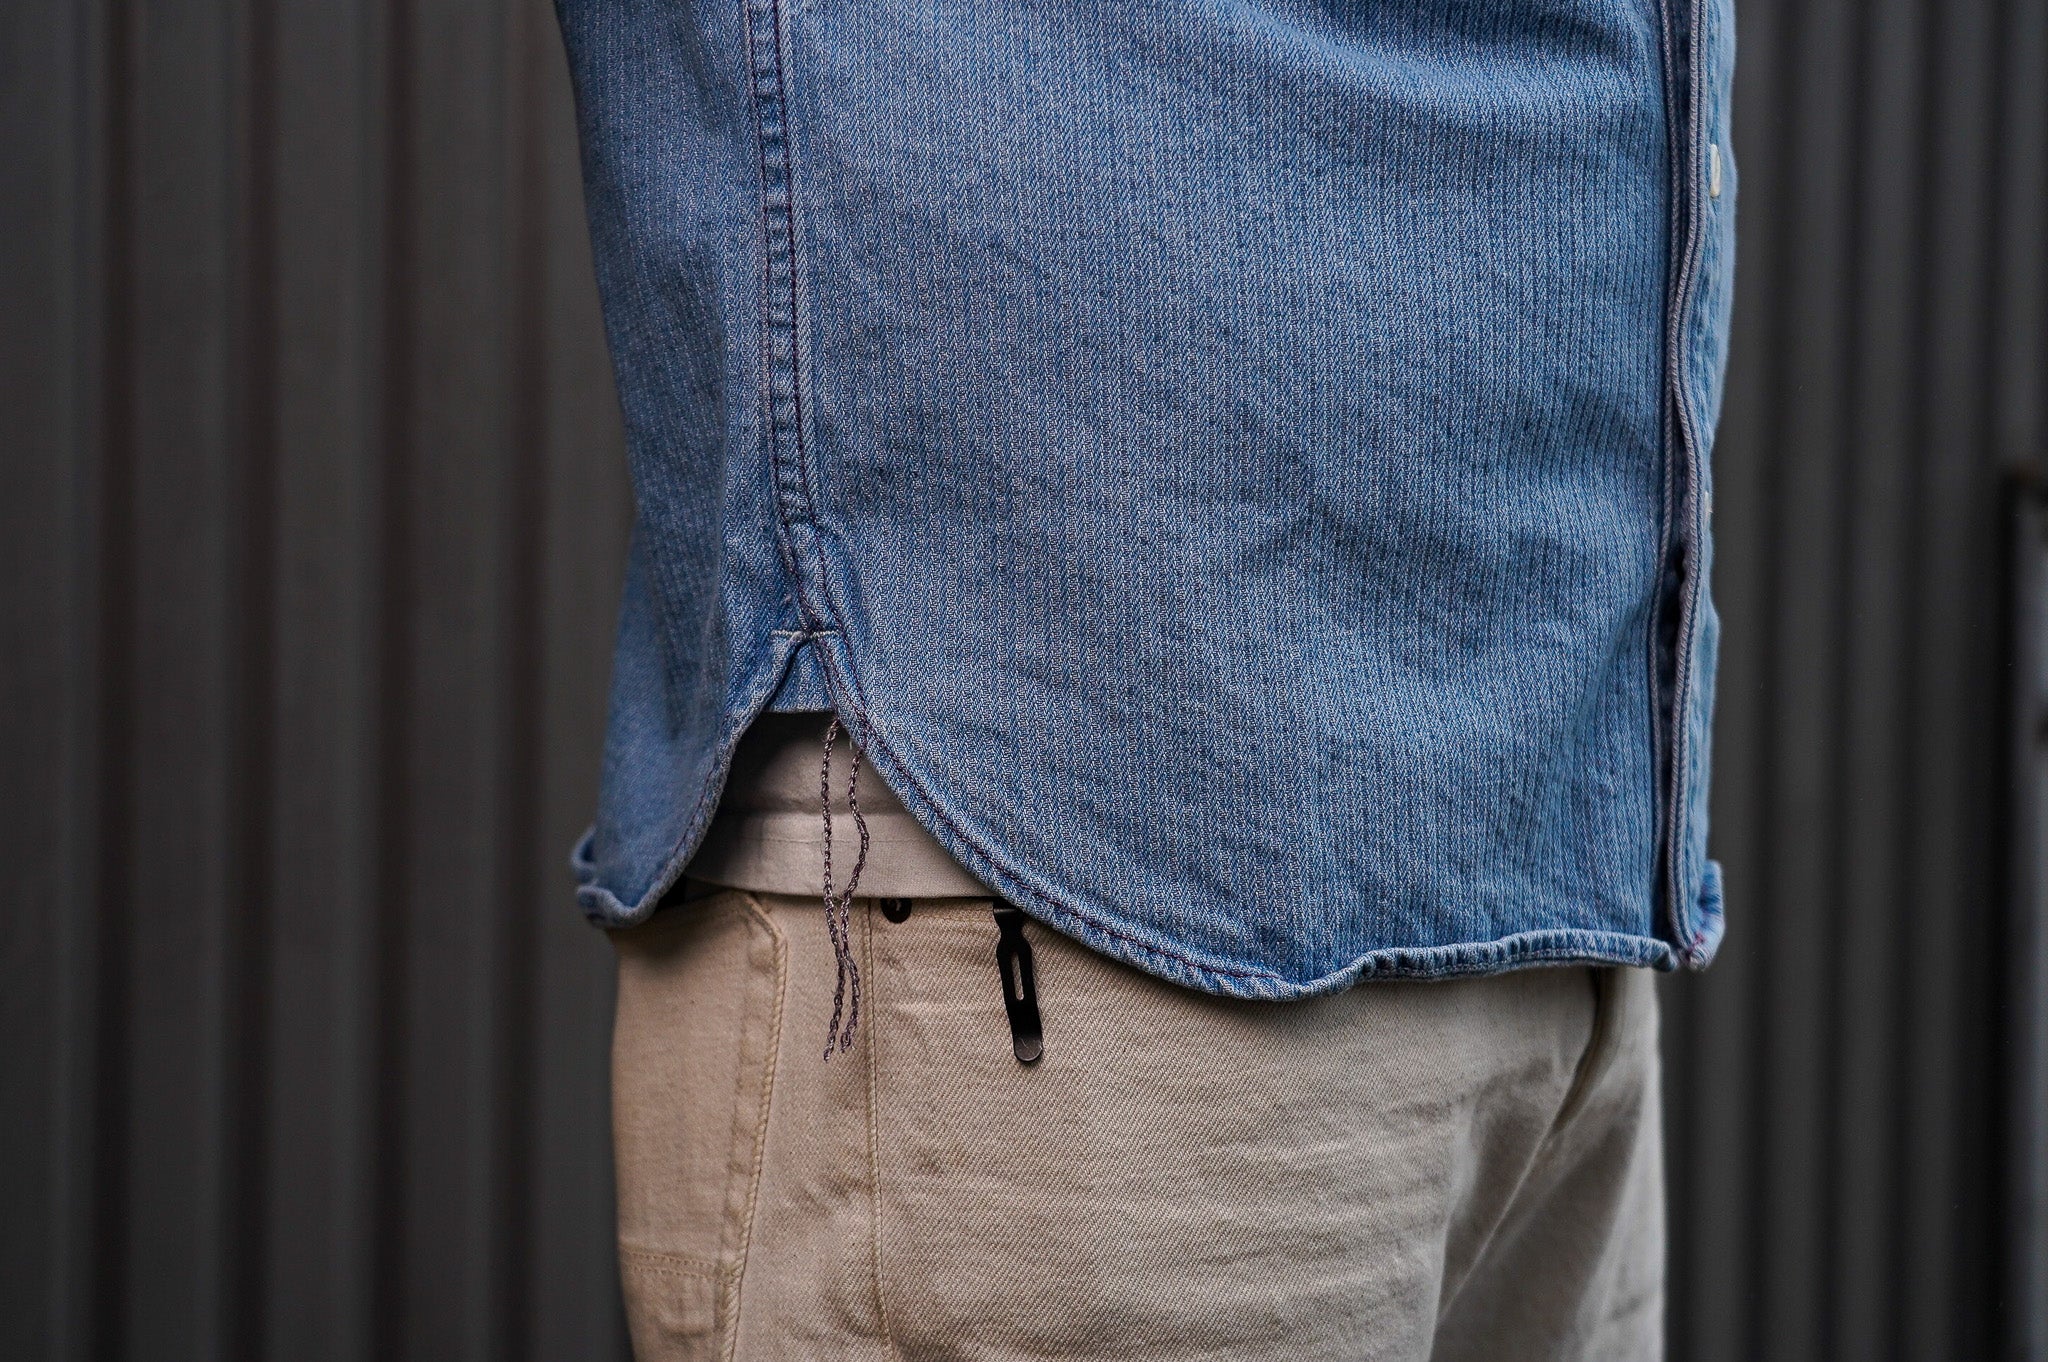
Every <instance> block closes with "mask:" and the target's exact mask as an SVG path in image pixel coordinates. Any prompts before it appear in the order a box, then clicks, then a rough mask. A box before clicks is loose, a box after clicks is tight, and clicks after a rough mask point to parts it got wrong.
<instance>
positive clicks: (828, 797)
mask: <svg viewBox="0 0 2048 1362" xmlns="http://www.w3.org/2000/svg"><path fill="white" fill-rule="evenodd" d="M838 736H839V716H838V715H837V714H834V715H833V716H832V722H831V723H829V724H827V725H826V726H825V759H824V761H823V762H822V763H821V764H820V765H819V768H818V812H819V815H820V816H821V817H822V818H823V819H824V820H825V886H824V887H825V930H826V932H827V933H828V934H829V935H830V936H831V938H832V958H833V960H834V962H835V963H836V964H837V966H838V969H839V976H838V979H837V980H836V981H835V982H834V984H833V986H832V1025H831V1028H830V1029H829V1030H828V1031H827V1032H826V1035H825V1058H826V1059H830V1058H832V1053H833V1051H835V1050H837V1051H840V1052H841V1053H844V1052H845V1051H846V1050H847V1049H849V1048H851V1046H852V1045H853V1033H854V1031H855V1030H856V1029H857V1028H858V1027H859V1026H860V966H859V964H857V963H856V962H855V961H854V958H853V891H854V888H855V887H856V886H857V885H859V884H860V872H861V868H862V867H863V866H865V865H866V864H867V863H868V823H867V819H865V818H863V817H861V812H860V747H859V746H858V745H857V744H854V743H853V742H851V740H849V742H848V746H850V747H852V748H853V767H852V769H851V770H850V771H848V773H847V776H846V803H847V807H848V808H849V809H850V810H851V811H852V813H853V825H854V827H855V828H857V829H858V830H859V831H860V854H859V855H858V856H856V857H855V858H854V862H853V873H852V874H851V875H849V876H847V877H846V888H845V889H844V890H842V891H841V892H839V893H837V894H834V893H833V892H832V742H833V739H835V738H837V737H838ZM842 1014H843V1015H844V1016H845V1019H846V1026H845V1028H844V1029H843V1030H842V1029H841V1027H840V1025H839V1021H840V1017H841V1015H842Z"/></svg>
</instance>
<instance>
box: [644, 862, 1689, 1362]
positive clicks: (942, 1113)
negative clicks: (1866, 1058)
mask: <svg viewBox="0 0 2048 1362" xmlns="http://www.w3.org/2000/svg"><path fill="white" fill-rule="evenodd" d="M691 892H694V893H696V894H697V895H699V896H698V897H697V898H695V899H694V900H693V901H688V902H685V903H683V904H680V905H677V906H674V907H671V908H668V909H665V910H663V911H662V912H660V913H658V914H656V915H655V917H654V918H653V919H652V920H651V921H649V922H648V923H646V924H645V925H643V926H640V927H636V928H633V929H630V930H628V931H624V932H621V933H619V934H618V935H617V938H616V941H617V945H618V951H619V1003H618V1019H617V1027H616V1032H615V1038H614V1051H613V1065H614V1074H613V1083H614V1102H615V1105H614V1117H615V1120H614V1127H615V1134H616V1142H617V1152H618V1183H619V1203H618V1206H619V1256H620V1264H621V1267H622V1270H623V1274H624V1280H625V1290H626V1302H627V1314H628V1318H629V1320H630V1323H631V1329H632V1336H633V1347H634V1352H635V1356H636V1357H637V1358H639V1359H640V1362H671V1360H672V1359H700V1358H734V1357H737V1358H740V1359H784V1358H788V1359H819V1360H820V1362H822V1360H823V1359H837V1358H861V1359H883V1358H901V1359H912V1360H914V1362H925V1360H926V1359H970V1358H972V1359H991V1360H994V1359H1024V1358H1104V1359H1108V1358H1116V1359H1175V1362H1182V1360H1184V1359H1197V1358H1204V1359H1218V1360H1219V1362H1220V1360H1221V1359H1231V1360H1232V1362H1245V1360H1246V1359H1281V1358H1286V1359H1315V1358H1347V1359H1350V1358H1403V1359H1406V1358H1442V1359H1463V1358H1474V1359H1477V1358H1487V1359H1507V1360H1509V1362H1524V1360H1528V1359H1545V1358H1558V1359H1565V1358H1570V1359H1589V1358H1615V1359H1644V1358H1656V1357H1660V1356H1661V1355H1662V1338H1661V1335H1662V1325H1663V1279H1664V1226H1663V1187H1662V1169H1661V1163H1660V1158H1661V1154H1660V1146H1659V1131H1658V1094H1657V1087H1658V1070H1657V1051H1656V1006H1655V994H1654V992H1653V990H1652V988H1651V980H1650V978H1649V977H1648V976H1647V975H1646V974H1644V973H1642V972H1640V971H1633V970H1620V969H1597V970H1589V969H1583V968H1577V969H1543V970H1528V971H1522V972H1517V973H1511V974H1506V975H1499V976H1494V977H1490V978H1482V979H1468V980H1461V981H1452V982H1441V983H1392V982H1378V983H1368V984H1364V985H1362V986H1360V987H1357V988H1354V989H1352V990H1350V991H1349V992H1346V993H1342V994H1339V995H1336V996H1334V997H1328V998H1322V999H1316V1000H1313V1001H1309V1002H1293V1003H1244V1002H1235V1001H1231V1000H1227V999H1222V998H1216V997H1212V996H1209V995H1206V994H1202V993H1196V992H1192V991H1189V990H1186V989H1182V988H1178V987H1175V986H1173V985H1171V984H1167V983H1164V982H1161V981H1159V980H1157V979H1154V978H1152V977H1150V976H1148V975H1145V974H1142V973H1139V972H1138V971H1135V970H1132V969H1129V968H1127V967H1125V966H1123V965H1120V964H1117V963H1115V962H1113V961H1111V960H1108V959H1107V958H1105V957H1103V956H1100V955H1098V954H1095V953H1093V952H1091V951H1089V950H1086V949H1085V948H1083V947H1081V946H1079V945H1077V944H1075V943H1073V942H1071V941H1069V940H1067V939H1066V938H1064V937H1062V936H1060V935H1058V934H1056V933H1054V932H1052V931H1050V930H1048V929H1046V928H1043V927H1041V926H1038V925H1037V924H1032V925H1031V926H1029V927H1027V928H1026V932H1027V935H1028V937H1029V939H1030V941H1031V943H1032V947H1033V951H1034V954H1035V956H1036V964H1037V980H1038V996H1039V1003H1040V1008H1041V1013H1042V1017H1043V1023H1044V1036H1045V1052H1044V1058H1043V1059H1042V1060H1041V1061H1040V1062H1039V1063H1038V1064H1036V1065H1035V1066H1033V1067H1029V1068H1027V1067H1025V1066H1023V1065H1021V1064H1019V1063H1018V1062H1017V1060H1016V1058H1015V1057H1014V1056H1013V1054H1012V1047H1011V1036H1010V1030H1009V1025H1008V1022H1007V1020H1006V1017H1005V1013H1004V1009H1003V1000H1002V992H1001V983H1000V981H999V978H998V975H997V970H996V963H995V948H996V940H997V929H996V925H995V921H994V919H993V917H992V916H991V913H990V910H989V902H988V900H986V899H979V900H974V899H947V900H920V901H917V902H916V903H915V904H914V905H913V907H912V911H911V913H910V916H909V917H908V919H907V920H905V921H902V922H900V923H899V922H892V921H890V920H888V919H887V918H886V917H885V916H884V915H883V913H882V912H881V911H879V908H878V905H877V901H876V900H872V899H862V900H856V902H855V904H854V909H853V936H854V945H855V951H856V955H857V958H858V961H859V964H860V967H861V973H862V984H863V993H864V999H863V1006H862V1019H861V1025H860V1031H859V1035H858V1039H857V1041H856V1043H855V1044H854V1046H853V1048H852V1049H851V1050H849V1051H847V1052H845V1053H840V1054H835V1055H833V1057H832V1058H831V1059H830V1060H829V1061H828V1060H825V1059H823V1058H821V1055H822V1052H823V1050H824V1048H825V1041H826V1030H827V1025H828V1021H829V1018H830V1015H831V1011H832V991H833V982H834V978H835V974H834V960H833V953H832V949H831V946H830V944H829V942H828V939H827V936H826V929H825V918H824V913H823V910H822V909H821V908H820V907H819V905H818V902H817V900H815V899H798V898H785V897H782V896H779V895H771V894H754V893H748V892H744V891H740V890H731V889H727V890H710V889H708V888H706V887H698V886H692V890H691Z"/></svg>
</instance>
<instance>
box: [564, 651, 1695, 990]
mask: <svg viewBox="0 0 2048 1362" xmlns="http://www.w3.org/2000/svg"><path fill="white" fill-rule="evenodd" d="M781 641H782V640H777V642H781ZM816 641H817V642H820V643H823V644H824V645H825V646H824V648H823V649H822V652H823V654H824V656H823V657H822V658H821V660H822V661H824V663H825V672H826V678H827V683H828V688H829V689H830V690H831V691H832V692H833V694H834V697H835V701H836V707H838V708H841V709H843V710H846V711H850V712H851V713H853V714H855V715H857V716H858V720H857V722H858V723H859V727H860V731H862V732H863V734H864V741H863V742H862V744H861V746H862V750H863V752H864V753H865V754H866V756H867V758H868V760H869V762H870V764H871V765H873V766H874V767H875V768H876V770H877V772H878V773H879V774H880V775H882V777H883V779H885V780H886V781H888V783H889V786H890V788H891V789H892V790H893V791H894V792H895V793H896V795H897V797H898V798H899V799H901V800H902V802H903V805H904V807H905V808H906V809H907V810H908V811H909V812H910V813H911V814H912V815H913V816H914V817H915V818H916V819H917V821H918V822H919V823H921V824H923V825H924V827H925V828H926V830H927V831H929V832H930V833H931V834H932V836H933V837H934V838H935V839H937V840H938V841H939V843H940V844H941V845H942V846H944V847H945V849H946V850H947V851H948V852H949V853H950V854H951V855H952V856H954V857H955V858H956V859H957V860H959V862H960V863H961V865H962V866H963V867H964V868H965V869H966V870H967V871H968V872H969V873H970V874H972V875H973V876H974V877H975V878H976V879H978V880H981V881H983V882H984V883H986V884H987V885H988V886H989V887H990V889H991V890H992V891H993V892H994V893H995V894H997V895H1000V896H1001V897H1002V898H1004V899H1005V900H1006V901H1008V902H1010V903H1012V904H1014V905H1016V906H1017V907H1018V908H1021V909H1023V910H1024V912H1025V913H1027V914H1028V915H1029V916H1031V917H1032V918H1034V919H1035V920H1037V921H1039V922H1041V923H1043V924H1044V925H1045V926H1047V927H1050V928H1052V929H1053V930H1055V931H1058V932H1061V933H1063V934H1064V935H1066V936H1069V937H1071V938H1073V939H1074V940H1076V941H1078V942H1080V943H1081V944H1083V945H1085V946H1087V947H1089V948H1090V949H1092V950H1095V951H1098V952H1100V953H1101V954H1103V955H1107V956H1109V957H1111V958H1112V959H1115V960H1118V961H1121V962H1122V963H1124V964H1127V965H1130V966H1132V967H1133V968H1136V969H1140V970H1143V971H1145V972H1146V973H1148V974H1152V975H1155V976H1157V977H1159V978H1162V979H1165V980H1167V981H1169V982H1172V983H1177V984H1181V985H1184V986H1186V987H1189V988H1194V989H1197V990H1200V991H1202V992H1205V993H1213V994H1218V995H1221V996H1224V997H1232V998H1244V999H1253V1000H1264V1001H1280V1000H1285V999H1295V998H1312V997H1317V996H1320V995H1323V994H1328V993H1336V992H1340V991H1342V990H1344V989H1346V988H1349V987H1351V986H1352V985H1353V984H1355V983H1358V982H1360V981H1362V980H1365V979H1438V978H1455V977H1459V976H1467V975H1476V974H1493V973H1501V972H1505V971H1507V970H1511V969H1517V968H1528V967H1536V966H1567V965H1627V966H1636V967H1647V968H1650V969H1656V970H1663V971H1670V970H1676V969H1678V968H1679V967H1680V966H1681V965H1682V966H1685V967H1687V968H1692V969H1698V968H1703V967H1704V966H1705V965H1706V964H1707V962H1708V961H1709V960H1710V959H1711V958H1712V955H1713V952H1714V947H1715V946H1716V945H1718V938H1719V931H1718V927H1719V924H1720V919H1721V914H1720V911H1719V909H1720V902H1719V900H1720V886H1719V876H1718V875H1710V876H1709V877H1708V883H1707V884H1706V885H1705V886H1703V889H1704V890H1705V892H1704V893H1703V895H1702V897H1703V898H1711V900H1712V903H1711V909H1712V911H1711V913H1710V914H1709V915H1708V922H1709V929H1708V930H1707V931H1703V932H1702V933H1700V934H1699V936H1697V937H1696V938H1695V939H1694V940H1693V941H1691V942H1689V943H1688V946H1689V947H1690V949H1688V950H1686V951H1685V952H1683V953H1681V952H1679V951H1678V950H1676V949H1674V948H1673V946H1672V945H1671V944H1670V943H1668V942H1665V941H1661V940H1658V939H1657V938H1655V937H1650V936H1644V935H1641V934H1638V933H1633V932H1618V931H1606V930H1598V929H1594V928H1584V927H1553V928H1538V929H1533V930H1529V931H1522V932H1514V933H1510V934H1509V935H1507V936H1503V937H1498V938H1494V939H1491V940H1483V941H1464V942H1453V943H1449V944H1445V945H1436V946H1382V947H1376V948H1374V949H1372V950H1368V951H1366V952H1364V953H1362V954H1360V955H1358V956H1356V957H1354V958H1352V959H1351V960H1349V961H1348V962H1346V963H1345V964H1343V965H1340V966H1338V967H1337V968H1335V969H1333V970H1330V971H1328V972H1327V973H1324V974H1320V975H1317V976H1314V977H1312V978H1309V979H1290V978H1288V977H1287V976H1285V975H1283V974H1279V973H1277V972H1274V971H1271V970H1264V969H1259V968H1257V967H1255V966H1240V965H1237V964H1235V963H1232V962H1226V961H1221V960H1204V959H1200V958H1197V957H1195V956H1193V955H1191V954H1188V953H1183V952H1180V951H1175V950H1173V949H1172V948H1171V947H1170V946H1169V945H1162V944H1158V943H1154V942H1151V941H1147V940H1144V939H1143V938H1141V937H1139V936H1136V935H1134V934H1133V932H1132V930H1131V929H1130V928H1128V927H1127V926H1125V925H1123V924H1119V923H1117V922H1115V921H1113V920H1111V919H1109V918H1108V917H1107V915H1104V914H1101V913H1099V912H1096V911H1091V910H1088V909H1084V908H1081V907H1079V906H1077V905H1076V904H1074V903H1073V902H1072V901H1071V900H1070V899H1069V898H1068V897H1067V896H1065V895H1063V894H1061V893H1059V892H1058V890H1057V889H1056V888H1052V887H1040V886H1037V885H1034V884H1031V883H1029V882H1028V881H1026V880H1025V879H1024V878H1023V876H1022V875H1020V874H1019V873H1017V872H1014V871H1012V870H1011V869H1010V868H1009V867H1007V866H1004V865H1000V864H998V863H997V862H996V861H995V860H994V859H992V857H991V855H990V853H989V851H988V850H987V849H985V848H984V847H983V846H982V845H981V842H980V840H979V839H978V838H976V837H975V836H974V835H972V834H970V833H968V832H966V831H965V830H963V829H962V827H961V826H960V824H959V822H958V819H957V817H956V816H954V815H953V814H952V813H951V811H950V810H948V809H946V808H945V807H944V806H943V805H942V803H941V801H940V800H939V799H938V798H936V797H935V796H934V795H933V794H932V792H931V791H929V790H928V789H927V788H926V782H925V781H924V780H922V779H920V778H919V777H918V776H917V775H916V774H915V773H913V772H912V771H910V770H909V769H908V768H907V767H906V766H905V764H904V762H903V760H902V758H901V756H900V755H899V753H898V752H897V751H896V750H895V748H894V746H893V745H892V743H891V742H890V740H889V739H888V738H887V737H886V736H885V735H884V733H883V732H881V731H879V730H878V729H877V727H876V726H875V725H874V724H873V723H872V721H871V719H870V717H869V715H868V713H867V709H866V706H865V705H863V704H862V703H861V700H860V697H859V696H858V694H857V693H856V692H855V690H854V688H853V687H851V686H849V685H848V684H847V681H848V677H847V675H846V673H845V672H844V671H843V670H842V668H843V667H844V666H845V663H846V661H847V659H845V658H843V657H841V656H835V655H834V654H835V653H837V652H838V651H839V649H838V647H835V646H834V645H840V646H843V644H842V642H841V640H840V639H839V638H838V637H836V636H835V637H832V638H829V639H818V640H816ZM788 660H789V651H788V650H784V651H782V653H781V655H780V656H776V657H772V661H771V664H770V667H769V669H768V673H769V675H770V676H771V677H772V676H779V675H780V673H781V671H782V670H783V668H784V667H786V666H787V664H788ZM778 664H779V665H778ZM756 690H757V693H756V694H754V695H752V696H750V697H749V698H750V699H751V700H752V701H753V703H751V704H749V705H747V706H746V708H745V711H744V712H745V715H746V717H745V719H744V721H743V722H741V723H739V724H737V725H734V724H731V723H728V724H727V726H726V730H725V733H724V735H723V738H724V741H722V742H721V744H720V746H721V749H722V750H721V751H720V753H719V754H718V757H717V758H716V759H715V761H714V766H715V767H716V768H717V776H716V777H715V778H714V779H713V780H712V781H711V782H710V784H712V785H713V786H718V785H722V784H723V777H724V771H725V766H726V764H727V762H728V761H729V760H730V756H731V749H732V748H733V747H736V746H737V745H738V741H739V737H740V734H741V733H742V732H743V731H744V730H745V728H746V727H747V725H748V724H750V723H752V721H753V718H754V717H755V715H756V714H758V712H759V711H760V710H761V709H762V708H764V707H765V705H766V701H767V698H768V695H767V693H766V690H772V686H770V687H768V688H766V690H762V689H760V688H758V687H757V688H756ZM702 803H703V801H702V800H700V807H699V808H698V809H697V810H696V814H697V816H696V817H693V818H692V819H690V820H688V823H689V826H687V827H686V828H685V830H684V835H683V837H682V840H681V842H680V844H679V845H678V846H677V847H676V848H674V850H673V851H672V852H671V854H670V856H669V858H668V860H667V862H666V864H665V865H664V867H663V869H662V872H661V873H660V874H658V875H656V877H655V879H654V881H653V883H652V884H651V885H650V886H649V887H648V889H647V891H646V892H645V893H644V894H642V895H641V896H640V897H639V898H638V900H637V901H635V902H634V903H632V904H630V905H629V904H627V903H626V901H625V900H623V899H622V898H620V897H619V896H618V895H617V894H616V893H614V892H613V891H612V890H611V889H610V888H608V887H606V886H605V885H604V884H602V883H600V882H599V881H600V879H601V871H600V869H599V867H598V865H597V862H596V858H595V856H594V855H593V842H594V839H595V829H594V828H592V829H591V830H589V831H586V832H585V833H584V835H583V837H582V838H581V839H580V840H579V841H578V843H577V845H576V848H575V850H574V852H573V853H572V854H571V857H570V865H571V868H572V869H573V870H574V871H575V874H576V878H577V880H578V881H579V888H578V890H577V895H576V897H577V901H578V903H579V904H580V905H581V907H582V908H583V910H584V912H585V914H586V915H587V916H588V917H589V918H590V920H591V921H592V922H593V923H595V924H596V925H598V926H599V927H603V928H606V929H611V928H617V927H626V926H631V925H633V924H634V923H637V922H640V921H643V920H645V919H646V918H647V917H648V916H649V915H650V914H652V913H653V912H654V910H655V908H656V907H657V906H658V905H659V902H660V900H661V897H662V895H664V894H665V893H666V892H667V891H668V889H669V888H670V887H671V885H672V884H673V882H674V880H675V879H676V878H678V877H679V876H680V874H681V871H682V868H683V866H684V865H685V864H686V863H687V861H688V860H689V858H690V856H691V855H692V854H694V852H695V850H696V846H697V844H698V843H699V842H700V841H701V840H702V838H703V834H704V833H705V832H706V831H707V830H708V827H709V824H710V821H711V819H710V816H709V812H708V811H707V810H705V809H704V808H702V807H701V805H702ZM1703 906H1706V905H1703Z"/></svg>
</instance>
